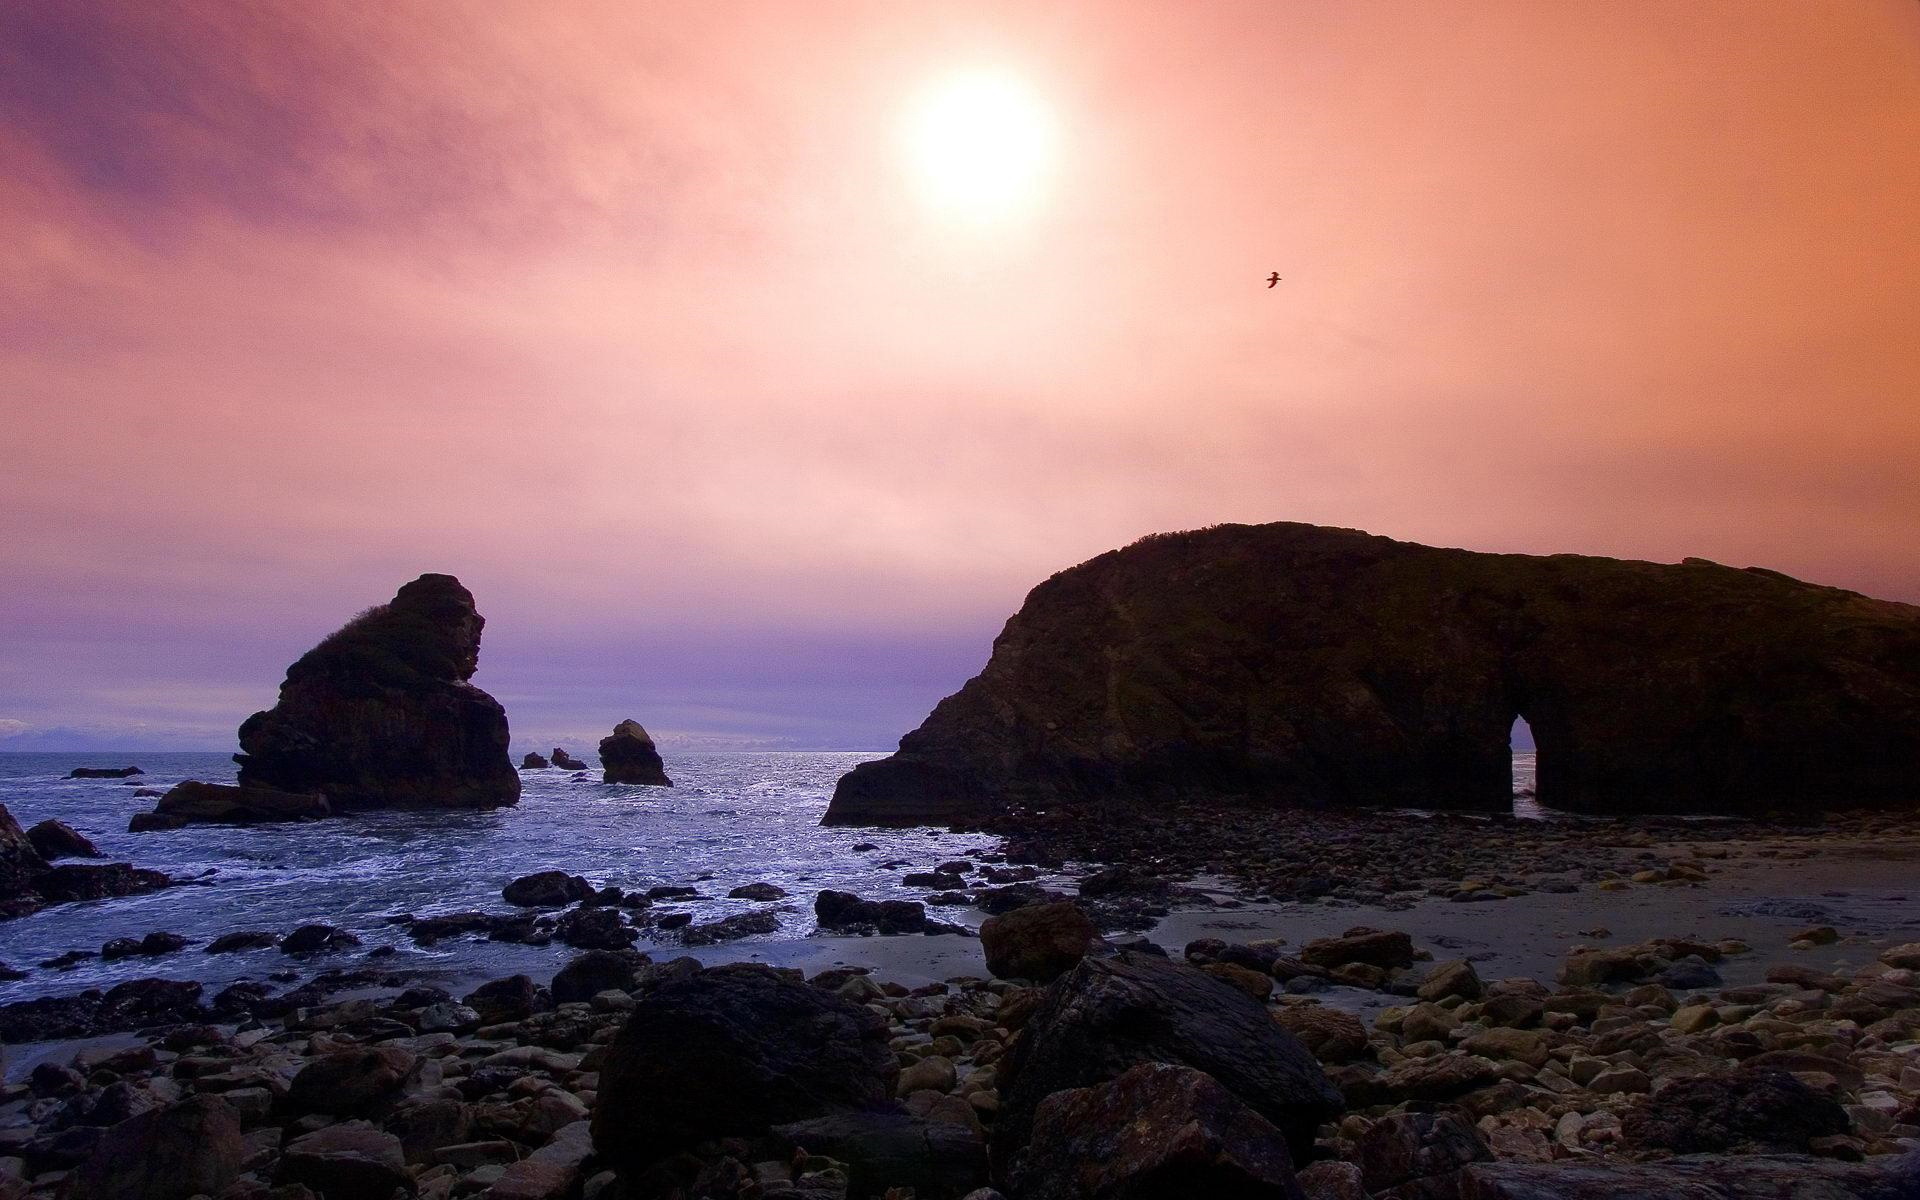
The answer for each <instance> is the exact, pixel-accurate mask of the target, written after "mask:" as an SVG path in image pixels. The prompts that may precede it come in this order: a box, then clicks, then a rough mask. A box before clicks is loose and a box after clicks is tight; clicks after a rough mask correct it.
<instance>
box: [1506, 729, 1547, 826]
mask: <svg viewBox="0 0 1920 1200" xmlns="http://www.w3.org/2000/svg"><path fill="white" fill-rule="evenodd" d="M1507 749H1508V753H1509V754H1511V755H1512V758H1513V815H1514V816H1516V817H1524V818H1526V819H1528V820H1534V821H1540V820H1545V819H1546V816H1547V810H1546V809H1545V808H1543V807H1541V804H1540V749H1539V745H1538V743H1537V742H1536V741H1535V740H1534V736H1533V726H1531V725H1529V724H1527V718H1526V717H1525V716H1523V715H1521V714H1519V713H1515V714H1514V718H1513V726H1512V728H1511V729H1510V730H1509V731H1508V734H1507Z"/></svg>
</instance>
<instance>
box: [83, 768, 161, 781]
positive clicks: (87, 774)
mask: <svg viewBox="0 0 1920 1200" xmlns="http://www.w3.org/2000/svg"><path fill="white" fill-rule="evenodd" d="M145 774H146V772H145V771H142V770H141V769H140V768H139V767H75V768H74V769H73V770H71V771H68V772H67V778H68V779H126V778H128V777H130V776H133V775H145Z"/></svg>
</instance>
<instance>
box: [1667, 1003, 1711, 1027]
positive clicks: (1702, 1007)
mask: <svg viewBox="0 0 1920 1200" xmlns="http://www.w3.org/2000/svg"><path fill="white" fill-rule="evenodd" d="M1719 1020H1720V1014H1719V1013H1717V1012H1715V1011H1714V1009H1713V1005H1711V1004H1688V1005H1685V1006H1683V1007H1680V1008H1676V1009H1674V1010H1673V1016H1672V1017H1671V1018H1670V1019H1669V1020H1668V1022H1667V1023H1668V1024H1669V1025H1671V1026H1672V1027H1673V1029H1674V1031H1675V1032H1677V1033H1699V1032H1700V1031H1701V1030H1703V1029H1707V1028H1709V1027H1711V1026H1713V1025H1714V1024H1716V1023H1717V1022H1718V1021H1719Z"/></svg>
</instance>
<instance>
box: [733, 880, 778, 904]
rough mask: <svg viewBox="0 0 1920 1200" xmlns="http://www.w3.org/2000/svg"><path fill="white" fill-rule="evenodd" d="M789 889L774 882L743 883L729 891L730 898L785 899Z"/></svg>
mask: <svg viewBox="0 0 1920 1200" xmlns="http://www.w3.org/2000/svg"><path fill="white" fill-rule="evenodd" d="M786 898H787V889H785V888H783V887H781V886H780V885H779V884H774V883H743V884H741V885H740V886H739V887H737V888H734V889H733V890H732V891H730V892H728V893H727V899H729V900H785V899H786Z"/></svg>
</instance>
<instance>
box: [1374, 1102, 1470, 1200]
mask: <svg viewBox="0 0 1920 1200" xmlns="http://www.w3.org/2000/svg"><path fill="white" fill-rule="evenodd" d="M1356 1157H1357V1158H1358V1160H1359V1163H1360V1174H1361V1179H1362V1180H1363V1181H1364V1182H1365V1183H1366V1186H1367V1193H1368V1194H1369V1195H1371V1196H1377V1197H1380V1198H1381V1200H1403V1198H1404V1200H1430V1198H1431V1197H1437V1196H1448V1195H1454V1194H1457V1192H1458V1189H1459V1187H1460V1173H1461V1172H1462V1171H1463V1170H1465V1169H1466V1168H1467V1167H1468V1166H1470V1165H1471V1164H1473V1163H1477V1162H1485V1161H1487V1160H1488V1159H1491V1158H1492V1157H1493V1153H1492V1151H1490V1150H1488V1149H1487V1143H1486V1142H1485V1141H1484V1140H1482V1139H1481V1137H1480V1132H1479V1131H1478V1130H1476V1129H1475V1128H1474V1127H1473V1126H1471V1125H1469V1124H1467V1122H1465V1121H1463V1120H1461V1119H1460V1118H1459V1117H1457V1116H1455V1115H1454V1114H1452V1113H1430V1112H1407V1113H1393V1114H1390V1115H1388V1116H1385V1117H1382V1118H1381V1119H1379V1120H1378V1121H1375V1122H1374V1123H1373V1124H1372V1125H1370V1126H1368V1127H1367V1131H1366V1132H1365V1133H1364V1134H1362V1135H1361V1136H1360V1143H1359V1146H1358V1147H1357V1148H1356Z"/></svg>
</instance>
